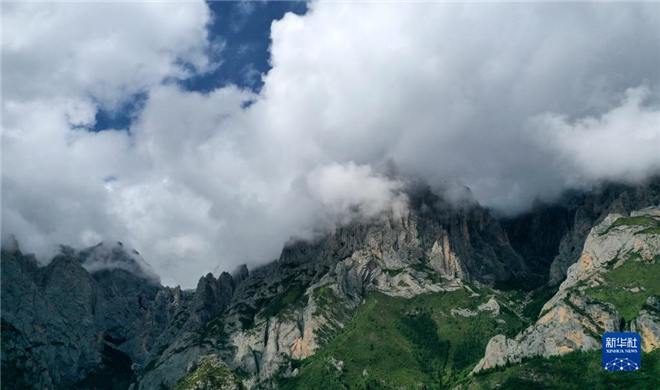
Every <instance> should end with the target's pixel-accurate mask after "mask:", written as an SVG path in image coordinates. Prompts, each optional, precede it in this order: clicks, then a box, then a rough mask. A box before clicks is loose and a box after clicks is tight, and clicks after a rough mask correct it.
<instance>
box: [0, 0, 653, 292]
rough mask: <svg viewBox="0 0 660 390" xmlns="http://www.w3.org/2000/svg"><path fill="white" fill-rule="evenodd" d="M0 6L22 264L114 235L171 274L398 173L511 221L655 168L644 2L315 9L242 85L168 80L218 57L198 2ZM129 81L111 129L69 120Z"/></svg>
mask: <svg viewBox="0 0 660 390" xmlns="http://www.w3.org/2000/svg"><path fill="white" fill-rule="evenodd" d="M3 7H5V8H4V9H3V12H4V15H3V23H4V26H3V27H4V31H5V38H4V39H9V40H8V41H6V42H8V44H7V45H5V41H3V56H4V58H3V61H4V63H3V65H4V67H3V81H6V80H8V81H6V83H5V84H4V85H3V98H4V101H3V118H2V121H3V136H2V140H3V154H2V159H3V198H2V228H3V231H2V236H3V238H6V237H8V235H9V234H12V233H13V234H16V235H17V237H18V238H19V241H20V242H21V244H22V246H23V247H25V248H27V249H28V250H33V251H37V252H38V254H40V255H41V256H42V258H47V254H49V253H51V252H50V251H52V248H53V247H54V245H55V244H58V243H64V244H69V245H73V246H81V245H91V244H95V243H96V241H98V240H100V239H103V240H106V241H113V240H120V241H122V242H124V243H125V244H126V246H129V247H134V248H136V249H137V250H138V251H140V253H141V254H142V255H143V256H144V258H145V259H146V261H148V262H149V263H150V264H152V265H153V267H154V269H155V270H156V271H157V272H158V273H159V274H160V275H161V277H162V279H163V281H164V282H165V283H167V284H173V283H181V284H183V285H184V286H185V287H191V286H194V285H195V283H196V280H197V279H198V277H199V276H200V275H202V274H203V273H205V272H208V271H209V270H212V269H219V270H231V269H233V268H234V266H235V265H236V264H238V263H241V262H248V263H250V264H252V265H254V264H261V263H263V262H265V261H268V260H271V259H273V258H275V257H277V256H278V254H279V252H280V250H281V248H282V245H283V244H284V243H285V242H286V241H287V240H289V238H290V237H292V236H294V237H302V238H307V237H312V236H313V235H315V234H317V233H318V231H319V229H320V230H323V229H327V228H328V221H330V222H331V223H330V225H333V226H334V225H335V224H338V223H339V224H341V223H346V222H348V221H349V220H350V219H352V218H373V217H376V216H378V215H379V213H381V212H385V211H389V210H391V209H395V210H396V209H399V208H400V207H403V204H404V203H405V197H404V196H403V195H402V194H401V190H402V188H403V186H404V185H405V180H406V179H408V178H410V179H414V180H416V179H422V180H425V181H428V182H429V183H430V184H431V185H432V186H433V187H434V188H438V189H440V188H448V189H447V191H448V192H447V193H448V194H450V195H452V194H454V195H455V194H458V193H462V192H463V187H462V186H461V185H467V186H469V187H470V188H471V189H472V193H473V195H474V197H475V198H476V199H477V200H478V201H479V202H481V203H482V204H485V205H487V206H492V207H495V208H497V209H499V210H504V211H509V212H516V211H519V210H522V209H524V208H526V207H528V205H529V204H531V202H532V201H533V200H534V199H535V198H536V197H541V198H545V199H552V198H553V197H554V196H556V195H557V194H559V193H560V192H561V191H562V190H564V189H566V188H568V187H570V186H575V185H582V184H583V183H587V182H591V181H594V180H600V179H603V178H611V179H630V178H635V179H638V178H640V177H643V176H644V175H646V174H648V173H649V172H650V171H651V170H653V169H654V167H657V165H658V164H657V153H656V154H655V155H654V153H653V152H654V151H653V147H654V142H655V143H657V140H658V136H657V132H655V133H654V126H657V121H658V117H659V115H658V110H657V107H658V104H659V100H660V99H658V91H659V90H660V87H659V86H660V75H659V73H658V69H657V64H658V63H660V37H658V36H657V33H656V32H657V29H656V28H657V25H658V23H660V20H658V19H659V16H658V15H660V12H658V8H659V7H660V5H658V4H523V3H509V4H456V3H440V4H435V3H415V4H405V3H388V4H385V3H379V4H371V3H348V4H347V3H314V4H312V6H311V10H310V11H309V13H308V14H307V15H305V16H296V15H293V14H288V15H286V16H285V17H284V18H283V19H282V20H281V21H277V22H275V23H274V24H273V26H272V33H271V39H272V46H271V49H270V50H271V55H272V58H271V61H272V64H273V69H272V70H271V71H270V72H269V73H268V74H267V75H266V77H265V78H264V83H265V84H264V88H263V90H262V91H261V92H260V93H259V94H258V95H255V94H254V93H252V92H249V91H242V90H240V89H237V88H236V87H232V86H229V87H224V88H221V89H217V90H215V91H212V92H210V93H207V94H199V93H193V92H188V91H184V90H181V89H180V88H179V87H176V86H175V85H174V83H171V82H168V81H167V80H171V79H172V78H174V79H176V78H185V77H187V75H188V74H190V73H191V72H204V71H205V70H207V69H209V68H210V67H212V66H215V65H217V64H215V65H214V64H210V63H209V62H208V60H207V54H208V51H209V50H212V45H211V44H210V43H209V40H216V39H217V37H209V36H208V33H207V31H206V28H205V24H206V23H207V22H208V21H209V18H210V15H209V10H208V8H207V6H206V5H205V4H204V3H202V2H199V3H185V4H176V3H162V4H160V3H159V4H155V3H140V4H125V3H122V4H106V3H93V4H92V3H90V4H84V5H81V4H78V3H66V4H56V5H53V4H47V3H31V4H27V5H23V4H20V5H19V4H12V5H10V6H6V5H3ZM129 8H130V10H129ZM23 26H26V27H23ZM7 37H9V38H7ZM633 43H634V44H633ZM631 59H634V60H631ZM182 64H186V65H182ZM640 85H642V86H646V87H639V86H640ZM630 88H632V89H630ZM626 91H628V92H627V95H625V93H626ZM138 92H144V93H145V94H146V95H147V96H148V99H147V101H146V103H145V105H144V108H143V109H142V111H141V112H140V113H139V116H138V118H137V120H136V122H135V123H134V124H133V125H132V127H131V129H130V132H125V131H119V132H118V131H104V132H100V133H90V132H88V131H86V130H85V129H81V128H79V126H81V125H89V124H91V123H93V120H94V115H95V113H96V110H97V109H98V107H99V105H103V106H107V107H113V106H115V105H117V104H118V103H119V102H121V101H123V100H125V99H130V97H131V96H132V95H133V94H135V93H138ZM622 96H624V98H623V100H622ZM248 102H253V104H251V105H249V108H243V107H244V106H245V104H246V103H248ZM656 131H657V127H656ZM391 167H395V171H396V172H397V176H396V177H394V178H393V177H391V176H389V175H385V173H386V172H387V173H389V172H391V170H392V169H391ZM404 178H406V179H404ZM452 196H453V195H452Z"/></svg>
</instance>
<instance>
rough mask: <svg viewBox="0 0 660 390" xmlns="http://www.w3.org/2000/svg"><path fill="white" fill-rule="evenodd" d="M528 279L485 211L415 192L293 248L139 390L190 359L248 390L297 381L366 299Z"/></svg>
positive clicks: (167, 377)
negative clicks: (397, 205)
mask: <svg viewBox="0 0 660 390" xmlns="http://www.w3.org/2000/svg"><path fill="white" fill-rule="evenodd" d="M527 272H528V270H527V268H526V266H525V265H524V263H523V261H522V258H520V256H518V255H517V254H516V253H515V251H514V250H513V249H512V248H511V247H510V245H509V243H508V239H507V236H506V233H505V232H504V230H503V229H502V228H501V227H500V225H499V223H498V222H497V220H496V219H495V218H493V217H492V216H491V215H490V214H488V212H487V211H486V210H484V209H482V208H480V207H478V206H477V205H472V206H470V207H465V208H455V207H452V206H451V205H449V204H447V203H445V202H443V200H442V199H441V198H439V197H437V196H435V195H433V194H432V193H431V192H430V191H428V190H427V189H424V190H419V191H415V192H413V193H411V196H410V207H409V208H408V209H407V210H405V211H403V212H391V213H390V214H388V215H385V216H383V217H381V218H377V219H375V220H369V221H357V222H354V223H353V224H351V225H349V226H345V227H342V228H339V229H337V230H335V231H333V232H331V233H329V234H328V235H326V236H324V237H320V238H318V239H317V240H315V241H313V242H296V243H292V244H290V245H288V246H287V247H286V248H285V249H284V250H283V252H282V255H281V256H280V258H279V259H278V260H277V261H276V262H275V263H272V264H269V265H266V266H264V267H261V268H259V269H256V270H253V271H252V272H251V273H249V276H245V277H244V278H243V279H242V280H243V281H242V283H240V285H238V286H237V287H236V290H235V291H234V293H233V295H232V299H231V302H230V303H229V305H228V306H227V308H226V310H225V311H224V313H223V314H222V315H221V316H219V317H218V318H216V320H217V324H218V327H217V328H216V331H217V334H210V335H209V334H204V335H201V336H200V332H194V333H191V334H190V336H189V337H188V338H184V337H182V336H179V337H177V338H176V339H175V341H174V342H173V344H172V345H170V346H169V347H168V348H167V349H166V350H165V351H164V352H162V353H159V351H158V350H156V352H154V353H153V354H152V356H151V357H150V358H151V359H153V360H154V361H155V364H154V367H153V368H151V369H150V370H149V371H148V372H145V373H144V375H141V376H140V378H139V383H138V387H139V388H144V389H150V388H153V387H154V386H156V385H160V384H163V385H166V386H170V385H172V384H173V383H174V381H175V380H176V375H175V373H178V374H180V375H182V374H183V373H184V372H185V371H184V370H185V367H186V365H187V362H188V361H190V360H191V359H193V360H194V359H195V358H197V357H199V356H202V355H206V354H210V353H216V354H218V356H221V357H222V359H223V360H224V361H225V362H226V363H227V364H228V365H229V366H230V367H231V368H232V369H234V370H236V369H238V370H241V371H243V372H246V373H249V374H250V376H251V378H252V379H251V380H248V381H246V384H249V385H254V384H255V383H257V382H264V381H265V382H267V381H268V380H269V378H271V377H273V375H275V374H278V375H283V376H287V375H292V373H293V369H292V367H291V364H290V361H291V359H296V360H300V359H304V358H307V357H309V356H311V355H312V354H314V353H315V351H316V350H317V349H318V348H319V347H320V345H322V344H323V343H324V342H327V341H328V340H330V339H331V338H332V337H333V336H334V335H335V334H336V333H337V332H339V331H341V329H343V327H344V326H345V325H346V324H347V323H348V321H350V318H351V314H352V312H353V310H355V309H356V308H357V307H358V306H359V305H360V304H361V303H362V299H363V297H364V296H365V294H366V293H367V292H368V291H380V292H383V293H385V294H388V295H393V296H402V297H407V298H410V297H413V296H416V295H419V294H422V293H428V292H439V291H450V290H455V289H457V288H460V287H461V280H469V281H481V282H483V283H493V282H495V281H501V280H507V279H510V278H515V277H521V276H524V275H526V274H527ZM198 290H199V287H198ZM195 295H197V296H199V295H200V293H199V291H198V292H197V293H196V294H195ZM491 309H493V310H495V308H494V307H493V308H491V307H489V308H487V309H484V310H491ZM211 322H213V320H211ZM207 333H208V332H207ZM219 335H221V336H219Z"/></svg>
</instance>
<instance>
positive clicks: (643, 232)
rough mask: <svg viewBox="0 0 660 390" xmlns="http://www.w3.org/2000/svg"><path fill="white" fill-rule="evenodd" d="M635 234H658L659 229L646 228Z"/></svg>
mask: <svg viewBox="0 0 660 390" xmlns="http://www.w3.org/2000/svg"><path fill="white" fill-rule="evenodd" d="M635 234H660V227H657V226H655V227H650V228H646V229H644V230H640V231H638V232H637V233H635Z"/></svg>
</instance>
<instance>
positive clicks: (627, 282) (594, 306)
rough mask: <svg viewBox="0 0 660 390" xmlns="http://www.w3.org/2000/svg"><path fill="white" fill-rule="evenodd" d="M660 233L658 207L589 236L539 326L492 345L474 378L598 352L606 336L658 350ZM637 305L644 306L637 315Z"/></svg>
mask: <svg viewBox="0 0 660 390" xmlns="http://www.w3.org/2000/svg"><path fill="white" fill-rule="evenodd" d="M659 227H660V208H658V207H648V208H644V209H642V210H638V211H634V212H632V213H631V214H630V216H629V217H628V216H624V215H621V214H610V215H608V216H607V217H606V218H605V219H604V220H603V221H602V222H601V223H599V224H598V225H596V226H595V227H594V228H593V229H591V232H590V233H589V235H588V236H587V239H586V241H585V244H584V248H583V250H582V254H581V256H580V260H579V261H578V262H577V263H575V264H573V265H572V266H571V267H569V269H568V273H567V277H566V280H565V281H564V282H563V283H562V284H561V286H560V287H559V291H558V292H557V294H555V296H554V297H553V298H552V299H550V300H549V301H548V302H547V303H546V304H545V306H544V307H543V309H542V312H541V316H540V318H539V319H538V320H537V321H536V323H535V324H534V325H532V326H530V327H529V328H527V329H526V330H525V331H523V332H522V333H520V334H519V335H518V336H516V337H515V338H514V339H507V338H506V337H504V336H501V335H500V336H496V337H494V338H493V339H491V340H490V342H489V343H488V346H487V348H486V354H485V356H484V358H483V359H482V360H481V362H480V363H479V364H478V365H477V366H476V367H475V369H474V370H473V372H478V371H481V370H483V369H488V368H491V367H495V366H501V365H504V364H506V363H510V362H514V363H515V362H520V361H521V360H522V359H524V358H526V357H531V356H544V357H547V356H553V355H561V354H565V353H568V352H573V351H577V350H593V349H598V348H600V342H599V338H600V336H602V335H603V334H604V333H605V332H618V331H624V330H632V331H637V332H639V333H640V334H642V335H643V336H642V339H643V340H644V342H643V345H642V350H643V351H645V352H650V351H652V350H654V349H656V348H658V347H659V346H660V345H659V344H658V339H659V336H660V317H659V316H658V314H659V313H660V311H659V310H658V305H657V296H656V295H655V294H658V293H659V292H660V291H657V290H658V288H660V287H659V286H658V284H657V279H656V278H654V277H653V275H660V273H659V272H658V271H659V270H660V228H659ZM645 273H647V275H646V276H645V275H644V274H645ZM649 275H650V276H649ZM621 290H623V291H625V292H624V293H623V294H629V298H630V300H627V301H625V302H622V301H621V298H619V297H618V296H615V295H613V293H617V292H621ZM635 301H640V302H641V305H640V306H641V307H638V308H636V309H637V310H636V311H634V310H633V309H635V307H634V304H635ZM626 316H627V318H626ZM631 316H632V318H631Z"/></svg>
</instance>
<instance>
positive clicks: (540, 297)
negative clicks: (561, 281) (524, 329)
mask: <svg viewBox="0 0 660 390" xmlns="http://www.w3.org/2000/svg"><path fill="white" fill-rule="evenodd" d="M557 290H559V286H558V285H557V286H554V287H549V286H544V287H541V288H539V289H537V290H534V291H533V292H532V293H531V294H530V302H529V303H528V304H527V305H526V306H525V308H524V309H523V311H522V314H523V315H524V316H525V317H527V318H529V319H531V320H532V322H534V321H536V319H538V318H539V317H540V314H541V309H543V305H545V304H546V302H548V301H549V300H550V298H552V297H553V296H554V295H555V294H556V293H557Z"/></svg>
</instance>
